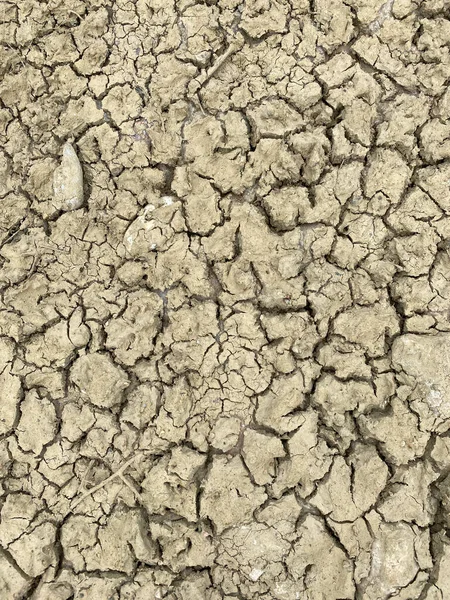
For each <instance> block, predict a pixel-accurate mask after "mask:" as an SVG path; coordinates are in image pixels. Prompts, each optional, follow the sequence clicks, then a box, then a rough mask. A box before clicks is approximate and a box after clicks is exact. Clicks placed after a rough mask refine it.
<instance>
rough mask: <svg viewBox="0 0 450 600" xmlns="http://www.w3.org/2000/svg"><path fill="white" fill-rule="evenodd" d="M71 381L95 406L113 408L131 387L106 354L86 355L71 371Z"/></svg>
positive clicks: (79, 359)
mask: <svg viewBox="0 0 450 600" xmlns="http://www.w3.org/2000/svg"><path fill="white" fill-rule="evenodd" d="M71 380H72V381H73V383H74V384H75V385H76V386H77V387H78V388H79V390H80V392H81V394H82V395H83V396H85V397H86V399H87V400H88V401H90V402H92V403H93V404H95V406H99V407H108V408H109V407H112V406H114V405H116V404H118V403H119V402H120V401H121V399H122V393H123V390H125V389H126V388H127V387H128V385H129V380H128V377H127V375H126V373H125V371H123V369H121V368H120V367H118V366H116V365H114V363H113V362H112V360H111V359H110V358H109V357H108V356H107V355H105V354H99V353H93V354H85V355H84V356H81V357H80V358H78V359H77V360H76V361H75V363H74V364H73V367H72V369H71Z"/></svg>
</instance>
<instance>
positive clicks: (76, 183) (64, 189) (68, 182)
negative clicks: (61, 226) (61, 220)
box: [53, 142, 84, 211]
mask: <svg viewBox="0 0 450 600" xmlns="http://www.w3.org/2000/svg"><path fill="white" fill-rule="evenodd" d="M53 192H54V195H55V202H56V205H57V206H58V207H59V208H60V209H61V210H64V211H70V210H76V209H77V208H80V207H81V206H83V203H84V194H83V170H82V168H81V164H80V161H79V160H78V156H77V153H76V152H75V149H74V147H73V146H72V144H71V143H70V142H66V143H65V144H64V147H63V156H62V161H61V165H60V166H59V167H58V168H57V169H56V170H55V173H54V175H53Z"/></svg>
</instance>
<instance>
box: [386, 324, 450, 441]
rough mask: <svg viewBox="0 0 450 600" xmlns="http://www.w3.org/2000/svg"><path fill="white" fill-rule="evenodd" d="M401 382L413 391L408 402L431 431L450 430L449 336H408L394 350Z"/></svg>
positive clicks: (400, 340)
mask: <svg viewBox="0 0 450 600" xmlns="http://www.w3.org/2000/svg"><path fill="white" fill-rule="evenodd" d="M392 363H393V366H394V368H395V369H396V371H398V378H399V379H400V381H401V382H402V383H404V384H406V385H407V386H408V387H410V389H411V393H410V395H409V398H408V400H409V402H410V403H411V406H412V408H413V409H414V411H415V412H416V413H417V414H419V416H420V421H421V424H422V426H423V427H425V428H426V429H427V430H428V431H438V432H444V431H447V430H448V429H449V427H450V334H449V333H439V334H437V335H415V334H407V335H402V336H400V337H398V338H397V339H396V340H395V341H394V344H393V346H392Z"/></svg>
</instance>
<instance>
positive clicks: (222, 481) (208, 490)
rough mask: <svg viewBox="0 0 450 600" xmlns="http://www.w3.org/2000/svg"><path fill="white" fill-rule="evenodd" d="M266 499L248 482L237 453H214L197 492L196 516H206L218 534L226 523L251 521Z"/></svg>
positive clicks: (227, 524)
mask: <svg viewBox="0 0 450 600" xmlns="http://www.w3.org/2000/svg"><path fill="white" fill-rule="evenodd" d="M266 498H267V495H266V494H265V492H264V491H263V489H262V488H259V487H256V486H254V485H253V484H252V482H251V481H250V478H249V476H248V475H247V471H246V470H245V468H244V466H243V464H242V461H241V459H240V458H239V457H238V456H235V457H232V458H229V459H228V458H227V457H225V456H217V457H215V458H214V459H213V463H212V467H211V469H210V471H209V473H208V476H207V479H206V482H205V484H204V488H203V491H202V494H201V500H200V515H201V516H203V517H208V518H210V519H211V521H212V522H213V523H214V525H215V527H216V528H217V531H218V532H219V533H220V532H222V531H223V530H224V529H225V528H227V527H229V526H230V525H238V524H240V523H245V522H248V521H251V519H252V514H253V511H254V510H255V509H256V508H257V507H258V506H260V505H261V504H262V503H263V502H264V501H265V499H266Z"/></svg>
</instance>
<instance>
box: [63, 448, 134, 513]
mask: <svg viewBox="0 0 450 600" xmlns="http://www.w3.org/2000/svg"><path fill="white" fill-rule="evenodd" d="M141 455H142V453H138V454H135V455H134V456H133V457H131V458H130V459H128V460H127V461H126V462H125V463H124V464H123V465H122V466H121V467H119V468H118V469H117V471H116V472H115V473H113V474H112V475H110V476H109V477H107V478H106V479H104V480H103V481H102V482H100V483H99V484H98V485H95V486H94V487H92V488H90V489H89V490H87V491H86V492H84V494H82V495H81V497H80V498H78V500H76V501H75V502H74V504H73V505H72V507H71V508H70V511H69V512H72V511H73V510H75V508H76V507H77V506H78V505H79V504H81V503H82V502H83V500H86V498H88V497H89V496H91V495H92V494H95V492H98V490H101V489H102V488H104V487H105V485H108V483H110V482H111V481H113V480H114V479H116V478H117V477H121V476H122V474H123V472H124V471H125V470H126V469H128V467H129V466H130V465H132V464H133V463H134V461H135V460H136V458H138V457H139V456H141ZM134 492H135V490H134ZM135 493H136V492H135Z"/></svg>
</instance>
